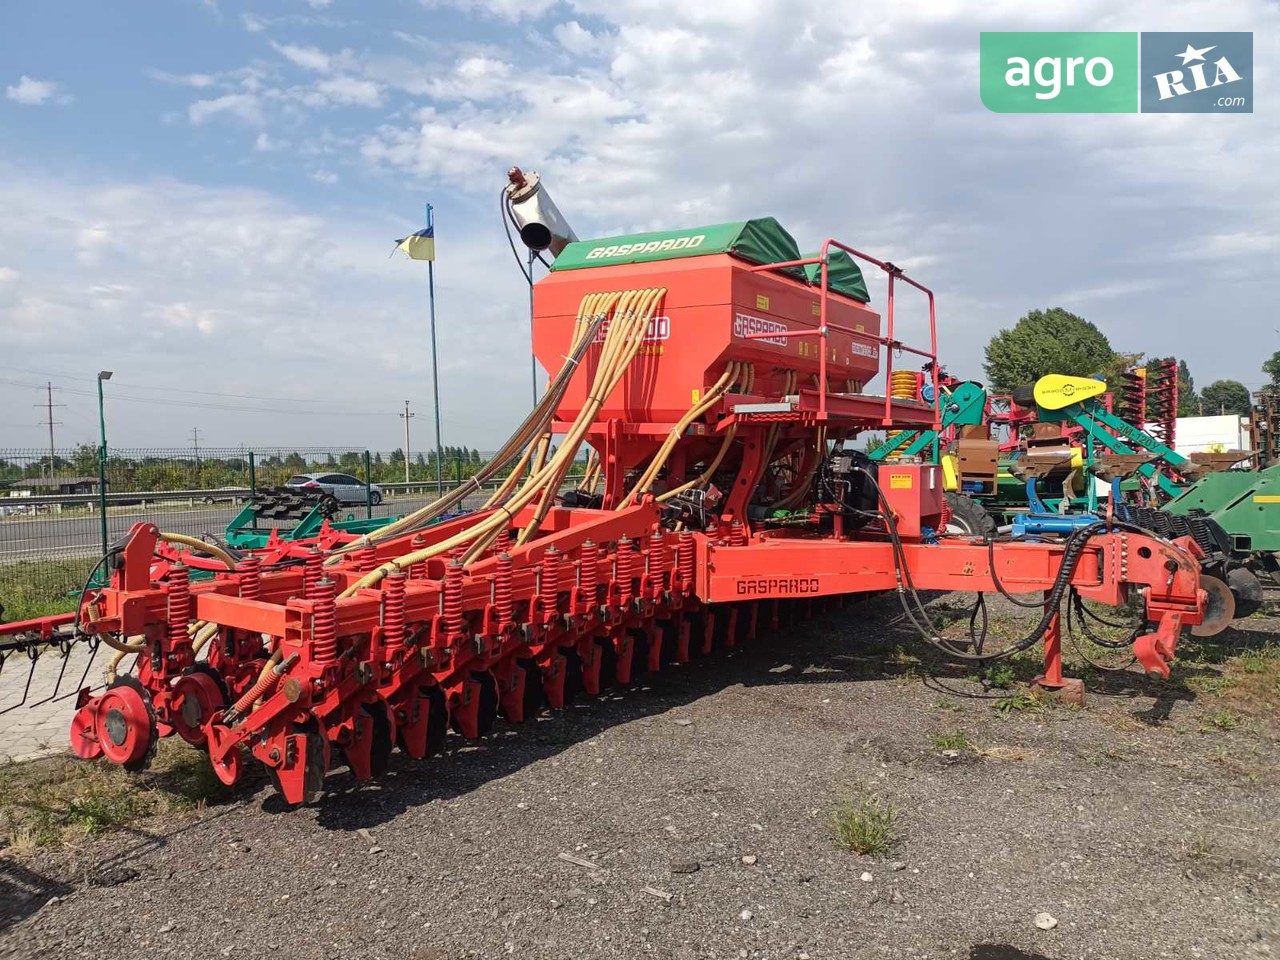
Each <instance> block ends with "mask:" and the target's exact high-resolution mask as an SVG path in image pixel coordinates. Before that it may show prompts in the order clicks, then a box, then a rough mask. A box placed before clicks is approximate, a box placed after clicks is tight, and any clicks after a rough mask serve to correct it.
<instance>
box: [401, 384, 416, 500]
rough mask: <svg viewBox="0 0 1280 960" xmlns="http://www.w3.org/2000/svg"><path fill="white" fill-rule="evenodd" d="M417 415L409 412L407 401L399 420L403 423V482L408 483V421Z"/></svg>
mask: <svg viewBox="0 0 1280 960" xmlns="http://www.w3.org/2000/svg"><path fill="white" fill-rule="evenodd" d="M416 416H417V414H415V413H410V412H409V401H408V400H406V401H405V402H404V413H402V414H400V419H401V420H403V421H404V482H405V483H408V482H409V421H410V420H412V419H413V418H414V417H416Z"/></svg>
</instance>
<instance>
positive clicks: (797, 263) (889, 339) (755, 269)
mask: <svg viewBox="0 0 1280 960" xmlns="http://www.w3.org/2000/svg"><path fill="white" fill-rule="evenodd" d="M832 247H836V248H837V249H839V250H843V251H844V252H845V253H847V254H849V255H850V256H851V257H856V258H857V259H859V260H863V261H865V262H867V263H870V264H874V265H875V266H877V267H879V268H880V269H881V270H883V271H884V272H885V273H886V274H888V275H889V293H888V297H887V300H886V307H885V333H884V336H880V335H878V334H872V333H866V332H865V331H857V330H849V329H846V328H845V327H839V326H837V327H834V328H833V327H832V326H831V325H830V324H828V323H827V300H828V297H829V295H830V292H831V287H830V283H829V280H828V270H829V267H828V260H829V258H830V255H831V248H832ZM813 263H816V264H820V265H821V267H822V287H821V290H822V297H821V306H820V308H819V309H820V311H821V312H820V315H819V326H818V327H817V328H806V329H803V330H787V331H778V332H775V333H770V334H754V333H753V334H747V336H746V339H748V340H759V339H762V338H764V337H765V336H771V337H790V336H799V337H804V336H809V337H812V336H816V337H818V339H819V340H821V341H822V349H821V351H820V353H819V356H818V378H819V380H821V381H822V391H821V394H820V397H819V403H818V419H819V421H825V420H826V419H827V349H826V342H827V332H828V331H829V330H831V329H835V330H838V331H840V332H841V333H847V334H849V335H851V336H854V337H863V338H865V339H867V340H873V341H875V342H877V343H879V344H881V345H882V346H885V347H887V348H888V349H887V350H886V351H885V369H884V382H885V388H884V417H883V419H882V421H881V425H882V426H885V427H891V426H893V425H894V424H895V422H896V421H895V420H894V419H893V396H892V391H891V390H890V389H889V384H890V382H891V381H892V378H893V351H894V350H905V351H906V352H907V353H914V354H915V355H916V356H919V357H925V358H927V359H928V360H930V361H932V363H931V367H930V371H931V376H932V379H933V420H934V423H933V428H934V429H935V430H938V429H941V425H942V390H941V383H940V381H939V370H938V313H937V306H936V303H935V300H934V295H933V291H932V290H930V289H929V288H928V287H926V286H925V285H924V284H922V283H919V282H918V281H916V280H912V279H911V278H910V277H908V276H907V275H906V273H904V272H903V270H902V268H901V267H899V266H897V265H896V264H893V263H890V262H889V261H887V260H878V259H876V258H875V257H873V256H871V255H870V254H869V253H863V252H862V251H861V250H856V249H854V248H853V247H850V246H848V245H846V244H843V243H841V242H840V241H839V240H835V239H830V238H828V239H827V240H825V241H823V244H822V252H821V253H820V254H818V256H816V257H802V258H801V259H799V260H787V261H785V262H783V263H761V264H756V265H755V266H752V267H749V268H748V269H749V270H750V271H751V272H752V273H761V272H765V271H769V270H784V269H786V268H788V267H804V266H808V265H809V264H813ZM895 279H902V280H903V281H905V282H906V283H909V284H910V285H911V286H913V287H915V288H916V289H917V290H919V291H920V292H921V293H923V294H924V295H925V296H926V297H928V298H929V350H928V351H924V350H920V349H918V348H916V347H910V346H907V345H906V344H904V343H899V342H898V341H897V340H895V339H894V336H893V285H894V280H895Z"/></svg>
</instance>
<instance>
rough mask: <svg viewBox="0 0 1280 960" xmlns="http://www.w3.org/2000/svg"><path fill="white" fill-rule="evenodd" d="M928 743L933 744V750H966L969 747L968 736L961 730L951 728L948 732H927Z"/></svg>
mask: <svg viewBox="0 0 1280 960" xmlns="http://www.w3.org/2000/svg"><path fill="white" fill-rule="evenodd" d="M929 743H931V744H932V745H933V749H935V750H968V749H969V747H970V743H969V738H968V737H966V736H965V735H964V731H963V730H952V731H950V732H948V733H931V734H929Z"/></svg>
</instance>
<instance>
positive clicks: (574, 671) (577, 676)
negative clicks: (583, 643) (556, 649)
mask: <svg viewBox="0 0 1280 960" xmlns="http://www.w3.org/2000/svg"><path fill="white" fill-rule="evenodd" d="M560 653H561V654H562V655H563V656H564V702H565V706H568V705H569V704H570V703H572V702H573V698H574V697H576V696H578V695H579V694H581V693H582V656H581V655H580V654H579V653H578V651H577V650H575V649H573V648H572V647H562V648H561V649H560Z"/></svg>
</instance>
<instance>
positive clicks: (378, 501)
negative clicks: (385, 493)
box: [369, 493, 382, 507]
mask: <svg viewBox="0 0 1280 960" xmlns="http://www.w3.org/2000/svg"><path fill="white" fill-rule="evenodd" d="M369 502H370V503H372V504H373V505H374V506H375V507H380V506H382V494H380V493H373V494H371V495H370V496H369Z"/></svg>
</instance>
